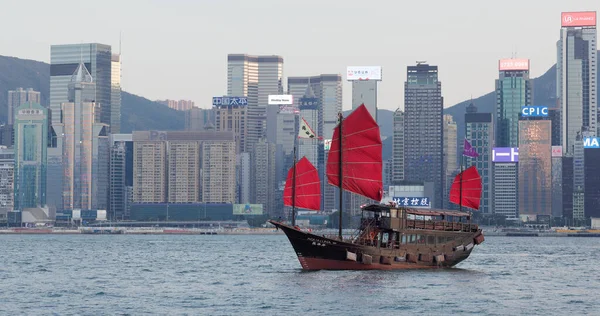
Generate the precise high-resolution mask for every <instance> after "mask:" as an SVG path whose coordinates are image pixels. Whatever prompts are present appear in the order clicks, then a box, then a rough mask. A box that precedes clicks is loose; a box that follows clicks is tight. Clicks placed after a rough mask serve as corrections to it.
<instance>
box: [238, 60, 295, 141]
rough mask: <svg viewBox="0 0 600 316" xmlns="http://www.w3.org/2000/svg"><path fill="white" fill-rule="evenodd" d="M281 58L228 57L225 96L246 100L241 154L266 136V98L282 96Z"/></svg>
mask: <svg viewBox="0 0 600 316" xmlns="http://www.w3.org/2000/svg"><path fill="white" fill-rule="evenodd" d="M282 78H283V58H282V57H280V56H251V55H240V54H230V55H228V56H227V95H228V96H236V97H247V98H248V114H247V115H248V121H247V130H248V132H247V133H248V134H247V135H248V136H247V137H248V139H247V142H246V147H247V148H245V149H244V150H245V151H248V152H251V148H252V146H254V144H256V143H257V142H258V140H259V139H260V138H262V137H265V136H266V130H267V122H266V114H267V104H268V97H269V95H274V94H282V93H283V84H282Z"/></svg>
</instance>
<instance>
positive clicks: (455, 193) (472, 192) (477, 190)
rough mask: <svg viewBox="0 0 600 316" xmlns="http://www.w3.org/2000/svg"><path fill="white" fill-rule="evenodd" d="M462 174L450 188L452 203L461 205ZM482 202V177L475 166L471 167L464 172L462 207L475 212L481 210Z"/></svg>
mask: <svg viewBox="0 0 600 316" xmlns="http://www.w3.org/2000/svg"><path fill="white" fill-rule="evenodd" d="M460 183H461V174H458V175H457V176H456V178H454V182H453V183H452V187H451V188H450V202H452V203H454V204H457V205H460V204H461V202H460V197H461V192H460V191H461V185H460ZM480 200H481V176H480V175H479V172H477V168H475V166H471V167H469V168H467V169H466V170H465V171H463V172H462V206H465V207H469V208H472V209H475V210H478V209H479V202H480Z"/></svg>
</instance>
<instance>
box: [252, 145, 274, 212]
mask: <svg viewBox="0 0 600 316" xmlns="http://www.w3.org/2000/svg"><path fill="white" fill-rule="evenodd" d="M252 156H253V157H252V159H251V161H253V166H252V173H251V174H252V183H253V184H254V185H252V194H251V196H252V197H253V198H254V200H253V202H254V203H256V204H262V205H263V209H264V210H265V212H266V213H267V214H270V215H275V214H277V213H278V212H277V210H275V209H274V208H275V192H276V189H277V186H276V183H277V182H276V180H275V145H274V144H272V143H269V142H267V140H266V139H265V138H262V139H261V140H260V141H259V142H258V143H257V144H256V146H254V151H253V155H252Z"/></svg>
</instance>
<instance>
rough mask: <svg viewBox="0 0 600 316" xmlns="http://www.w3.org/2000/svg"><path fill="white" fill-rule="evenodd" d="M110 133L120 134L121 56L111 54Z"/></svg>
mask: <svg viewBox="0 0 600 316" xmlns="http://www.w3.org/2000/svg"><path fill="white" fill-rule="evenodd" d="M110 65H111V66H110V68H111V72H110V123H106V124H110V132H111V133H112V134H118V133H120V132H121V54H112V56H111V60H110Z"/></svg>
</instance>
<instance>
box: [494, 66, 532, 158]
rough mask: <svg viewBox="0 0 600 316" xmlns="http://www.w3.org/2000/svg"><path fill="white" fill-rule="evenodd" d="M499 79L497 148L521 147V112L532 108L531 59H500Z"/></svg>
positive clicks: (497, 88) (497, 80)
mask: <svg viewBox="0 0 600 316" xmlns="http://www.w3.org/2000/svg"><path fill="white" fill-rule="evenodd" d="M498 70H499V72H500V76H499V79H496V119H497V123H498V126H497V130H496V146H497V147H519V115H520V114H521V108H522V107H523V106H526V105H531V102H532V101H531V100H532V96H533V94H532V91H531V88H532V84H531V81H530V80H529V59H500V61H499V62H498Z"/></svg>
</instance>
